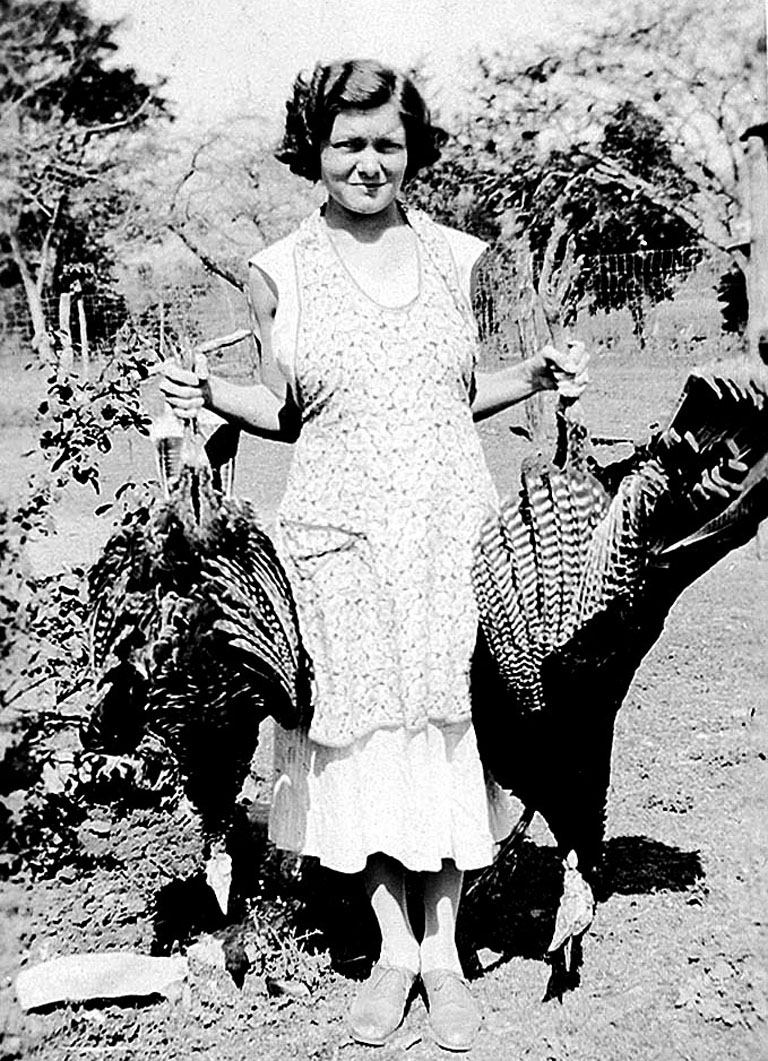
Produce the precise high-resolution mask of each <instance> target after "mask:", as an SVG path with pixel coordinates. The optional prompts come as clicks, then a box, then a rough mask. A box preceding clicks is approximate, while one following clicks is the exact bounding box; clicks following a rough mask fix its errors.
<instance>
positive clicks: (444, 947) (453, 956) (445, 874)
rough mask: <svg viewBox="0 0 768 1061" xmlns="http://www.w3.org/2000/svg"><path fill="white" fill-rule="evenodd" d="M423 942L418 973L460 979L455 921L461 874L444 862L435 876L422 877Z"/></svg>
mask: <svg viewBox="0 0 768 1061" xmlns="http://www.w3.org/2000/svg"><path fill="white" fill-rule="evenodd" d="M422 877H423V880H424V938H423V939H422V941H421V948H420V949H421V972H422V973H424V972H430V971H431V970H433V969H450V970H451V971H452V972H455V973H458V974H459V975H461V962H460V961H459V953H458V950H457V949H456V917H457V915H458V913H459V900H460V898H461V885H462V882H463V880H464V873H463V872H462V870H460V869H457V868H456V864H455V862H453V860H451V859H445V861H444V862H443V867H442V869H440V870H438V872H437V873H423V874H422Z"/></svg>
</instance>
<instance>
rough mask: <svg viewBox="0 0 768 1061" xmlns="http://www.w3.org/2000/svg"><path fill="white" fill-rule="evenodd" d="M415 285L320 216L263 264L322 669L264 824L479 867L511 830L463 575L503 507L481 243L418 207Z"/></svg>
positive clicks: (279, 755) (298, 577)
mask: <svg viewBox="0 0 768 1061" xmlns="http://www.w3.org/2000/svg"><path fill="white" fill-rule="evenodd" d="M406 218H407V221H408V223H409V224H410V225H411V227H412V228H413V230H414V232H415V234H416V237H417V246H418V254H419V276H420V283H419V292H418V295H417V296H416V297H415V298H414V299H413V301H412V302H410V303H408V304H407V305H404V306H401V307H396V308H391V307H384V306H381V305H380V304H378V303H377V302H376V301H374V300H373V299H372V298H371V297H370V296H369V295H367V294H366V293H365V292H364V291H363V290H362V289H361V288H360V287H359V286H358V285H357V284H356V282H355V281H354V279H353V278H352V276H351V275H350V274H349V272H348V271H347V269H346V268H345V266H344V264H343V262H342V261H341V259H340V258H339V256H338V254H337V253H336V250H335V248H334V245H333V243H332V242H331V240H330V238H329V233H328V230H327V228H326V224H325V221H324V218H323V216H322V212H317V213H315V214H313V215H312V216H311V217H309V218H308V219H307V220H306V221H305V222H304V223H303V224H302V225H301V226H300V228H299V229H298V230H297V232H296V233H294V234H293V236H291V237H289V238H288V239H287V240H283V241H281V242H280V243H279V244H276V245H274V246H273V247H271V248H268V249H267V250H266V251H263V252H262V253H261V254H259V255H257V256H256V257H255V258H254V259H252V261H253V262H254V263H255V264H256V265H258V266H259V267H260V268H261V269H262V270H263V271H264V272H265V273H266V274H268V275H269V276H270V277H271V278H272V280H273V281H274V282H275V284H276V286H277V288H278V294H279V307H278V314H277V319H276V324H275V346H276V355H277V358H278V361H279V363H280V364H281V366H282V369H283V372H284V373H285V375H286V377H287V378H288V380H289V382H290V383H291V385H292V387H293V388H294V393H295V395H296V399H297V402H298V404H299V407H300V409H301V415H302V431H301V435H300V438H299V440H298V443H297V445H296V452H295V455H294V460H293V463H292V467H291V471H290V473H289V478H288V483H287V487H286V492H285V496H284V498H283V501H282V504H281V506H280V510H279V514H278V524H277V535H276V544H277V547H278V550H279V552H280V555H281V557H282V559H283V562H284V563H285V566H286V570H287V572H288V575H289V578H290V579H291V583H292V586H293V589H294V593H295V596H296V602H297V607H298V611H299V619H300V624H301V630H302V635H303V637H304V641H305V644H306V647H307V649H308V651H309V653H310V656H311V657H312V660H313V664H314V669H315V690H314V714H313V721H312V724H311V727H310V730H309V733H308V734H306V733H296V732H290V733H288V732H285V731H282V730H280V729H279V727H278V731H277V737H276V780H275V788H274V794H273V803H272V813H271V819H270V835H271V837H272V839H273V840H274V842H275V843H276V844H277V845H278V846H280V847H283V848H287V849H289V850H294V851H300V852H301V853H303V854H307V855H315V856H317V857H318V858H319V859H320V860H321V861H322V862H323V863H324V864H325V865H328V866H329V867H331V868H333V869H337V870H341V871H344V872H356V871H358V870H361V869H362V868H363V867H364V865H365V862H366V859H367V857H368V855H370V854H372V853H374V852H378V851H382V852H384V853H386V854H389V855H391V856H393V857H394V858H396V859H398V860H399V861H400V862H402V863H403V864H404V865H405V866H407V867H409V868H411V869H414V870H437V869H439V868H440V865H441V862H442V860H443V859H446V858H452V859H454V860H455V861H456V864H457V865H458V866H459V868H462V869H471V868H476V867H479V866H482V865H487V864H488V863H489V862H490V861H491V860H492V857H493V852H494V842H495V840H496V839H498V838H500V836H501V835H503V834H504V833H505V832H506V831H508V825H509V821H508V813H506V811H507V807H506V804H505V801H504V800H503V798H502V796H501V794H500V793H499V792H498V790H496V789H495V788H494V787H493V786H488V785H487V784H486V781H485V778H484V774H483V769H482V765H481V763H480V760H479V756H478V753H477V745H476V742H475V736H474V730H473V728H472V724H471V718H470V696H469V692H470V690H469V667H470V659H471V655H472V651H473V648H474V644H475V638H476V633H477V610H476V605H475V601H474V595H473V592H472V584H471V576H470V569H471V564H472V554H473V547H474V543H475V541H476V538H477V533H478V529H479V527H480V524H481V523H482V521H483V520H484V518H485V517H486V516H487V514H488V513H489V511H490V510H492V509H493V508H494V507H495V505H496V494H495V490H494V487H493V484H492V481H491V477H490V473H489V472H488V469H487V467H486V464H485V460H484V457H483V453H482V448H481V444H480V440H479V437H478V435H477V432H476V430H475V427H474V424H473V421H472V415H471V410H470V395H471V389H472V386H473V375H474V367H475V354H476V334H475V326H474V321H473V319H472V313H471V308H470V304H469V291H468V287H469V274H470V269H471V265H472V263H473V262H474V261H475V260H476V258H477V257H478V255H479V253H480V252H481V251H482V249H483V246H484V245H483V244H482V243H481V242H480V241H479V240H475V239H474V238H472V237H468V236H465V235H462V234H461V233H458V232H454V231H453V230H450V229H446V228H444V227H442V226H439V225H436V224H435V223H434V222H432V221H430V220H429V219H428V218H427V217H426V216H425V215H423V214H421V213H420V212H418V211H408V212H407V214H406Z"/></svg>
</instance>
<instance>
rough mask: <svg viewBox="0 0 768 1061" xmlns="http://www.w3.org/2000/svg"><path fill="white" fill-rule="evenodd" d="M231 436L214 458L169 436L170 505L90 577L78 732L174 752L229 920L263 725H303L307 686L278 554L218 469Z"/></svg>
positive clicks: (124, 746)
mask: <svg viewBox="0 0 768 1061" xmlns="http://www.w3.org/2000/svg"><path fill="white" fill-rule="evenodd" d="M168 415H169V416H171V419H172V420H173V417H172V414H170V413H169V414H168ZM171 428H173V424H171ZM233 430H234V429H232V428H229V427H228V426H226V425H225V426H223V427H221V428H219V429H218V431H217V432H215V433H214V435H212V436H211V438H210V439H209V442H208V445H207V447H203V444H202V436H201V434H200V432H199V430H198V428H197V426H196V425H194V426H188V427H185V428H184V429H183V430H182V429H181V427H180V425H178V422H177V428H176V430H173V429H171V430H170V431H165V432H162V431H161V432H160V436H161V437H160V438H158V439H157V440H156V441H157V444H158V450H159V453H160V469H159V470H160V473H161V479H162V480H163V482H164V484H165V487H166V490H165V497H164V499H162V500H161V501H159V502H158V503H155V504H154V505H150V506H149V507H139V508H138V509H136V510H134V511H133V512H132V513H130V514H129V516H128V517H127V518H126V520H125V522H124V524H123V526H122V527H121V528H120V529H119V530H118V531H117V532H116V533H115V534H114V535H113V536H112V537H111V538H110V539H109V541H108V542H107V544H106V546H105V547H104V549H103V551H102V553H101V555H100V557H99V558H98V560H97V561H96V563H95V564H94V566H93V568H92V570H91V572H90V577H89V599H90V616H91V622H90V640H91V656H92V668H93V675H94V683H93V702H92V707H91V712H90V717H89V720H88V723H87V725H86V726H85V727H84V731H83V734H82V743H83V745H84V747H85V748H86V750H88V751H93V752H96V751H97V752H101V753H104V754H108V755H119V754H123V755H125V754H127V753H130V752H132V751H134V750H135V749H136V748H137V746H138V745H139V743H140V742H141V741H142V740H145V739H146V738H147V736H148V735H149V736H151V737H152V738H154V739H156V740H159V741H160V742H162V744H163V745H165V746H166V747H167V748H168V749H169V751H170V752H171V753H172V755H173V757H174V758H175V760H176V762H177V764H178V769H179V773H180V775H181V778H182V780H183V784H184V789H185V792H186V795H187V797H188V799H189V800H190V802H191V803H192V805H193V806H194V807H195V809H196V810H197V811H198V813H199V814H200V818H201V824H202V827H203V831H204V835H205V838H206V846H207V848H208V855H209V857H208V861H207V876H208V881H209V883H210V884H211V886H212V887H213V890H214V892H215V893H216V898H217V900H218V901H219V904H220V906H221V907H222V910H223V911H224V912H226V908H227V901H228V893H229V883H230V880H231V863H230V861H229V856H228V854H227V851H226V842H227V835H228V831H229V829H230V827H231V825H232V821H233V815H234V811H235V806H236V800H237V796H238V793H239V792H240V789H241V787H242V785H243V782H244V780H245V778H246V776H247V773H248V770H249V767H250V763H251V760H252V757H253V754H254V751H255V749H256V746H257V742H258V735H259V727H260V725H261V723H262V722H263V721H264V719H265V718H266V717H267V716H268V715H272V716H273V717H274V718H275V719H277V720H278V721H279V722H280V723H281V725H283V726H285V727H293V726H297V725H302V724H306V723H307V722H308V714H309V701H310V681H311V667H310V662H309V659H308V657H307V654H306V652H305V650H304V648H303V645H302V642H301V638H300V635H299V629H298V620H297V615H296V608H295V604H294V601H293V596H292V594H291V589H290V586H289V584H288V580H287V578H286V575H285V573H284V571H283V568H282V566H281V564H280V561H279V559H278V557H277V554H276V552H275V549H274V546H273V544H272V542H271V540H270V538H269V536H268V535H267V533H266V531H265V530H264V529H263V527H262V525H261V523H260V520H259V518H258V514H257V512H256V511H255V509H254V506H253V505H252V504H251V503H250V502H248V501H245V500H235V499H233V498H231V497H228V496H226V495H225V493H224V492H222V490H221V483H222V475H221V473H220V469H219V468H218V467H212V466H211V461H213V463H214V464H216V465H217V464H218V463H219V461H220V460H221V459H227V458H230V457H231V456H232V454H233V453H234V449H235V448H236V439H234V440H233V439H232V438H231V437H230V434H231V432H232V431H233ZM207 453H208V454H210V455H211V460H209V459H208V457H207V455H206V454H207Z"/></svg>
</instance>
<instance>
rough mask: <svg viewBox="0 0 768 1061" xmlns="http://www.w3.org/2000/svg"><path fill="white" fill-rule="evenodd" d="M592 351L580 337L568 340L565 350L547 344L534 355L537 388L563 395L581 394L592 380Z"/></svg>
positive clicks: (534, 379)
mask: <svg viewBox="0 0 768 1061" xmlns="http://www.w3.org/2000/svg"><path fill="white" fill-rule="evenodd" d="M588 364H589V353H588V351H587V348H586V347H585V346H584V343H582V342H580V341H579V340H578V339H573V340H569V341H568V342H567V343H566V348H565V350H558V349H556V348H555V347H554V346H549V345H548V346H545V347H544V348H543V349H542V350H540V351H539V352H538V354H536V355H535V357H533V358H531V377H532V382H533V386H534V389H535V390H537V391H538V390H556V391H557V393H558V394H559V395H560V397H561V398H578V397H579V396H580V395H581V394H583V393H584V390H585V389H586V386H587V384H588V383H589V374H588V372H587V365H588Z"/></svg>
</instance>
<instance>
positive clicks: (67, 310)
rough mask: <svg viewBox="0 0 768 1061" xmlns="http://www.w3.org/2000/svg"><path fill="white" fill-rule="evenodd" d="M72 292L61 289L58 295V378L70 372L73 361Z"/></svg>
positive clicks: (65, 377)
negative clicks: (59, 344)
mask: <svg viewBox="0 0 768 1061" xmlns="http://www.w3.org/2000/svg"><path fill="white" fill-rule="evenodd" d="M71 316H72V294H71V292H70V291H62V293H61V294H60V295H59V339H60V342H61V350H60V351H59V373H58V374H59V379H60V380H65V379H67V377H68V376H69V375H71V373H72V368H73V366H74V363H75V354H74V350H73V348H72V325H71V320H70V318H71Z"/></svg>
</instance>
